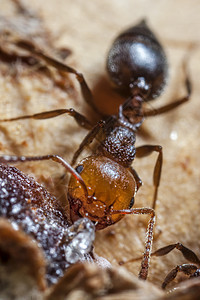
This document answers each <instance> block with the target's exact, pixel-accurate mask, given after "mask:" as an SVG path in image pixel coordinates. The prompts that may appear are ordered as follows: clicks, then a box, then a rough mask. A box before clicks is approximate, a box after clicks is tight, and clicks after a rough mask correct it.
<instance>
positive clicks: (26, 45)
mask: <svg viewBox="0 0 200 300" xmlns="http://www.w3.org/2000/svg"><path fill="white" fill-rule="evenodd" d="M16 45H17V46H18V47H20V48H23V49H26V50H28V51H29V52H31V53H32V54H34V55H36V56H37V57H40V58H41V59H43V60H44V61H45V62H46V63H47V64H49V65H51V66H53V67H54V68H56V69H58V70H59V71H62V72H66V73H72V74H75V75H76V79H77V81H78V82H79V84H80V87H81V92H82V95H83V98H84V100H85V101H86V102H87V104H88V105H89V106H90V107H92V109H93V110H94V111H95V112H97V113H100V112H99V110H98V109H97V107H96V105H95V104H94V99H93V95H92V92H91V90H90V88H89V86H88V85H87V82H86V81H85V78H84V76H83V74H81V73H79V72H78V71H76V70H75V69H74V68H72V67H70V66H68V65H66V64H63V63H62V62H60V61H58V60H56V59H54V58H52V57H50V56H48V55H46V54H44V53H42V52H41V51H40V49H39V48H37V47H36V46H35V45H34V44H32V43H31V42H28V41H26V40H19V41H17V42H16Z"/></svg>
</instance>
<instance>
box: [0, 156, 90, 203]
mask: <svg viewBox="0 0 200 300" xmlns="http://www.w3.org/2000/svg"><path fill="white" fill-rule="evenodd" d="M41 160H53V161H55V162H57V163H59V164H61V165H62V166H63V167H64V168H65V169H66V171H67V172H69V173H71V174H72V175H73V176H74V177H75V178H76V180H77V181H79V182H80V184H81V185H82V187H83V189H84V192H85V196H86V197H87V196H88V191H87V187H86V185H85V182H84V180H83V179H82V177H81V176H80V175H79V174H78V173H77V172H76V170H75V169H74V168H72V166H70V164H69V163H68V162H66V161H65V160H64V159H63V158H62V157H60V156H58V155H43V156H15V155H4V156H0V163H6V164H7V163H18V162H28V161H41Z"/></svg>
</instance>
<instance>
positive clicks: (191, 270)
mask: <svg viewBox="0 0 200 300" xmlns="http://www.w3.org/2000/svg"><path fill="white" fill-rule="evenodd" d="M173 249H178V250H179V251H180V252H181V253H182V255H183V256H184V257H185V258H186V259H187V260H188V261H190V262H192V263H193V264H183V265H178V266H176V267H175V268H174V269H172V270H171V271H170V272H169V273H168V274H167V276H166V277H165V279H164V282H163V284H162V288H163V289H165V287H166V286H167V285H168V284H169V283H170V282H171V281H173V280H174V279H175V278H176V276H177V274H178V272H183V273H184V274H186V275H194V274H195V272H196V271H197V269H198V268H197V266H196V265H194V264H198V265H200V260H199V258H198V257H197V255H196V254H195V253H194V252H193V251H192V250H190V249H189V248H187V247H185V246H183V245H182V244H181V243H176V244H171V245H168V246H165V247H163V248H160V249H158V250H156V251H155V252H153V253H152V256H164V255H167V254H168V253H170V252H171V251H172V250H173Z"/></svg>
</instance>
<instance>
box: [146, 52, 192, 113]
mask: <svg viewBox="0 0 200 300" xmlns="http://www.w3.org/2000/svg"><path fill="white" fill-rule="evenodd" d="M187 60H188V58H187V57H186V58H185V59H184V61H183V70H184V73H185V88H186V93H187V94H186V96H185V97H183V98H181V99H178V100H176V101H174V102H172V103H170V104H167V105H164V106H161V107H159V108H156V109H151V110H146V111H144V116H145V117H150V116H156V115H160V114H163V113H166V112H168V111H170V110H173V109H174V108H176V107H178V106H179V105H181V104H183V103H185V102H187V101H188V100H190V96H191V93H192V85H191V80H190V78H189V75H188V72H187Z"/></svg>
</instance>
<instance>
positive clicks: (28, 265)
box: [0, 218, 46, 299]
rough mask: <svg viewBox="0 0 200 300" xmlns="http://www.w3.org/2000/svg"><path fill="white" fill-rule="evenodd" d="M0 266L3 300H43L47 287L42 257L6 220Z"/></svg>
mask: <svg viewBox="0 0 200 300" xmlns="http://www.w3.org/2000/svg"><path fill="white" fill-rule="evenodd" d="M0 262H1V263H0V282H1V284H0V298H1V299H23V298H24V297H27V298H28V297H30V298H31V297H32V299H41V292H42V291H43V290H44V289H45V287H46V281H45V259H44V256H43V253H42V251H41V250H40V248H39V247H38V245H37V244H36V243H35V242H34V240H33V239H32V238H31V237H29V236H28V235H26V234H24V233H23V232H22V231H21V230H19V229H16V227H15V226H12V225H11V223H10V222H8V221H7V220H6V219H4V218H0ZM27 298H26V299H27Z"/></svg>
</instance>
